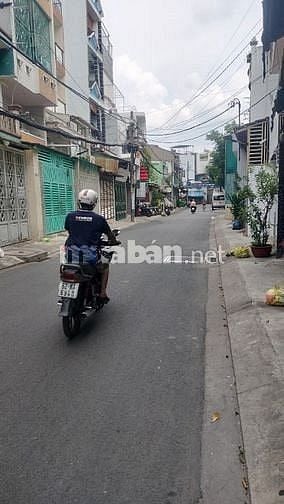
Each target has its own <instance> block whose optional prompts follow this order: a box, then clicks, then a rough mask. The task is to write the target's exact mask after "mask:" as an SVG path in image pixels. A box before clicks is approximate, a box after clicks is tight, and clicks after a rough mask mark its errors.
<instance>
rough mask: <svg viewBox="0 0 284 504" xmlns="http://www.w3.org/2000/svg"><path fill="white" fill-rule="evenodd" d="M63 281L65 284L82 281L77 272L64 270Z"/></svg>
mask: <svg viewBox="0 0 284 504" xmlns="http://www.w3.org/2000/svg"><path fill="white" fill-rule="evenodd" d="M61 280H64V281H65V282H70V283H76V282H79V281H80V278H79V275H78V273H77V271H72V270H71V271H70V270H69V271H68V270H63V271H62V272H61Z"/></svg>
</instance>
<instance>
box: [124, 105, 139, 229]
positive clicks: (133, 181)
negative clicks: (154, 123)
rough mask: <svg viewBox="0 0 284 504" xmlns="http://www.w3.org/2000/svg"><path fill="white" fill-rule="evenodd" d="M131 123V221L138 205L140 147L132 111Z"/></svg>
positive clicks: (129, 149)
mask: <svg viewBox="0 0 284 504" xmlns="http://www.w3.org/2000/svg"><path fill="white" fill-rule="evenodd" d="M130 120H131V122H130V125H129V127H128V130H127V140H128V152H129V153H130V194H131V222H134V221H135V205H136V168H135V157H136V152H137V149H138V145H137V143H135V140H136V138H135V133H136V124H135V121H134V114H133V112H131V113H130Z"/></svg>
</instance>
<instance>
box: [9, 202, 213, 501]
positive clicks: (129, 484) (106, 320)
mask: <svg viewBox="0 0 284 504" xmlns="http://www.w3.org/2000/svg"><path fill="white" fill-rule="evenodd" d="M210 220H211V213H210V212H209V211H208V212H206V213H203V212H202V211H201V212H198V213H197V214H196V215H193V216H192V215H189V213H188V212H187V211H182V212H179V213H177V214H176V215H175V216H171V217H164V218H163V217H161V218H160V219H156V220H154V221H153V222H152V223H150V224H149V223H144V224H141V225H139V224H138V225H137V226H134V227H131V228H129V229H127V230H124V231H123V232H122V234H121V240H122V242H123V243H124V244H125V243H126V241H127V240H136V242H137V243H138V244H143V245H147V244H151V243H152V242H153V241H156V244H159V245H165V244H166V245H174V244H179V245H180V246H181V247H182V248H183V253H184V255H187V254H189V253H190V252H191V251H192V250H203V251H206V250H207V249H208V240H209V227H210ZM57 283H58V258H57V257H56V258H53V259H50V260H48V261H45V262H43V263H36V264H29V265H23V266H20V267H16V268H14V269H11V270H6V271H3V272H1V273H0V287H1V289H0V333H1V357H0V373H1V382H0V387H1V389H0V390H1V416H0V432H1V438H2V440H1V446H2V449H1V465H2V469H1V478H2V482H1V485H0V503H1V504H75V503H80V504H103V503H107V504H128V503H129V504H197V503H198V502H199V498H200V484H201V483H200V480H201V429H202V414H203V400H204V340H205V333H206V303H207V296H208V267H206V266H201V265H197V264H196V265H193V264H151V265H149V264H137V265H133V264H132V265H130V264H124V265H121V264H119V265H118V264H115V265H113V266H112V269H111V285H110V290H109V292H110V297H111V303H110V304H109V305H108V306H107V307H105V309H104V311H103V312H102V313H100V314H97V315H95V316H94V317H93V318H91V319H89V320H88V321H87V322H86V323H85V325H84V326H83V329H82V332H81V335H80V336H78V337H77V338H76V339H74V340H73V341H71V342H68V341H67V340H66V339H65V337H64V335H63V332H62V328H61V320H60V319H59V318H58V317H57V305H56V302H57Z"/></svg>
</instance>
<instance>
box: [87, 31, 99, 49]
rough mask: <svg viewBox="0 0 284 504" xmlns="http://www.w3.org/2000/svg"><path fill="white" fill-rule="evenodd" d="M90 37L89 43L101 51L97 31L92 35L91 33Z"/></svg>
mask: <svg viewBox="0 0 284 504" xmlns="http://www.w3.org/2000/svg"><path fill="white" fill-rule="evenodd" d="M88 39H89V44H90V45H91V47H92V48H93V49H94V50H95V51H99V52H100V51H101V49H100V46H99V42H98V39H97V37H96V34H95V33H92V35H90V36H89V37H88Z"/></svg>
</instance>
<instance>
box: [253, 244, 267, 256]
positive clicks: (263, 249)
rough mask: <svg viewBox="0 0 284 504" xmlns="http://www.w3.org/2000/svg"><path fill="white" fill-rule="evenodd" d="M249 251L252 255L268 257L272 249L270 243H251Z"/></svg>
mask: <svg viewBox="0 0 284 504" xmlns="http://www.w3.org/2000/svg"><path fill="white" fill-rule="evenodd" d="M251 251H252V253H253V255H254V257H269V256H270V255H271V251H272V245H264V246H257V245H252V246H251Z"/></svg>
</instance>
